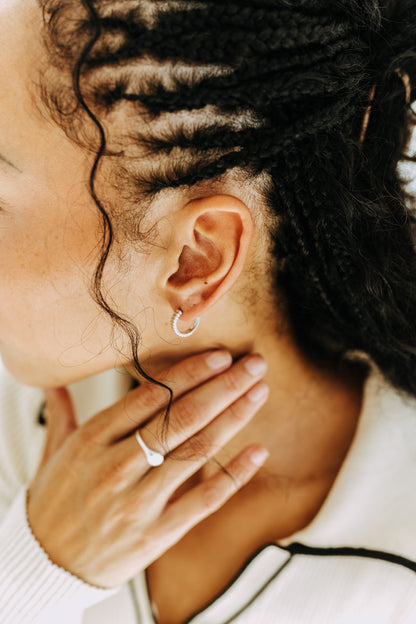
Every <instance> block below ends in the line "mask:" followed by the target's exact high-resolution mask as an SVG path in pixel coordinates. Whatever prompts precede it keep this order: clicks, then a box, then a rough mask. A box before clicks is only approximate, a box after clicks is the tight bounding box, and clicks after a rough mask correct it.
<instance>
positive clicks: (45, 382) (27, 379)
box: [0, 345, 86, 388]
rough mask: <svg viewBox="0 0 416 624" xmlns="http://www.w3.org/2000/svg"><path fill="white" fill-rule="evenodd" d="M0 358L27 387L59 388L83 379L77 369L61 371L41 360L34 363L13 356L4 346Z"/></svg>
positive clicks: (13, 375)
mask: <svg viewBox="0 0 416 624" xmlns="http://www.w3.org/2000/svg"><path fill="white" fill-rule="evenodd" d="M0 358H1V361H2V363H3V366H4V368H6V369H7V371H8V372H9V373H10V375H11V376H12V377H14V379H16V381H18V382H19V383H21V384H24V385H25V386H33V387H35V388H59V387H61V386H66V385H67V384H70V383H73V382H74V381H78V380H79V379H82V376H81V375H79V369H77V368H76V367H74V369H73V370H72V371H71V369H70V368H65V369H63V370H62V371H60V367H59V365H57V364H56V363H55V364H54V365H51V364H46V363H42V362H39V360H37V361H36V363H33V362H32V360H31V359H30V358H29V357H23V356H16V355H15V354H11V353H10V352H9V351H8V350H7V349H5V348H4V347H3V345H0ZM77 372H78V375H77ZM84 377H86V375H84Z"/></svg>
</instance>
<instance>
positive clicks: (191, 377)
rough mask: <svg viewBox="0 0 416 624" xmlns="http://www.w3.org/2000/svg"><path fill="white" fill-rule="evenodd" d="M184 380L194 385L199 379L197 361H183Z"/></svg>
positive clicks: (199, 373)
mask: <svg viewBox="0 0 416 624" xmlns="http://www.w3.org/2000/svg"><path fill="white" fill-rule="evenodd" d="M184 375H185V382H190V383H191V385H192V386H194V385H196V384H197V383H199V382H200V381H201V378H202V374H201V367H200V366H198V362H195V361H187V362H186V363H185V371H184Z"/></svg>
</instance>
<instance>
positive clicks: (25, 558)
mask: <svg viewBox="0 0 416 624" xmlns="http://www.w3.org/2000/svg"><path fill="white" fill-rule="evenodd" d="M26 491H27V490H26V488H25V487H22V488H21V490H20V491H19V493H18V495H17V497H16V498H15V500H14V502H13V504H12V506H11V507H10V509H9V510H8V513H7V514H6V516H5V518H4V519H3V521H2V523H1V525H0V554H1V567H0V613H1V622H2V624H26V623H27V624H29V622H31V623H32V622H33V623H35V622H36V624H46V623H48V624H49V622H51V621H52V620H51V619H50V618H51V615H52V614H53V620H54V621H55V622H56V621H62V620H63V619H64V618H62V619H60V618H59V616H58V613H59V611H60V610H62V614H65V621H70V622H71V623H72V622H73V623H75V622H81V618H82V613H83V611H84V610H85V609H86V608H87V607H89V606H91V605H92V604H94V603H96V602H99V601H101V600H103V599H104V598H107V597H108V596H111V595H113V594H114V593H115V592H116V591H118V588H116V589H99V588H96V587H93V586H91V585H88V584H87V583H84V582H83V581H82V580H80V579H78V578H77V577H75V576H73V575H72V574H70V573H69V572H67V571H66V570H64V569H62V568H60V567H59V566H57V565H55V564H54V563H52V561H50V559H49V558H48V556H47V554H46V553H45V551H44V550H43V549H42V547H41V546H40V544H39V543H38V542H37V540H36V538H35V537H34V535H33V534H32V532H31V530H30V527H29V525H28V522H27V518H26ZM69 615H70V619H69V620H67V618H68V616H69ZM57 618H58V619H57Z"/></svg>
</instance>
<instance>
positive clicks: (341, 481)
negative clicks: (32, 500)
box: [0, 367, 416, 624]
mask: <svg viewBox="0 0 416 624" xmlns="http://www.w3.org/2000/svg"><path fill="white" fill-rule="evenodd" d="M128 381H129V380H128V378H127V377H126V376H123V375H122V374H121V373H120V372H118V371H109V372H107V373H104V374H102V375H99V376H97V377H93V378H90V379H87V380H84V381H82V382H79V383H77V384H74V385H73V386H71V388H70V389H71V392H72V394H73V397H74V401H75V406H76V410H77V415H78V421H79V422H80V423H82V422H85V420H86V419H88V418H89V417H90V416H91V415H92V414H93V413H95V412H97V411H98V410H100V409H102V408H103V407H105V406H106V405H109V404H111V403H112V402H114V401H115V400H117V398H119V397H120V396H122V395H123V394H124V393H125V392H126V390H127V385H128ZM42 398H43V397H42V393H41V392H40V391H39V390H37V389H34V388H28V387H25V386H22V385H20V384H18V383H17V382H16V381H15V380H13V379H12V378H11V377H10V375H9V374H8V373H7V372H6V371H5V370H4V368H3V367H1V368H0V623H1V624H23V623H29V622H30V623H34V622H36V624H52V622H53V623H54V624H81V623H82V624H110V623H111V624H114V623H116V622H117V623H118V622H120V623H121V624H137V623H140V624H153V623H154V620H153V617H152V613H151V608H150V604H149V597H148V594H147V588H146V582H145V574H144V573H140V574H138V576H137V577H136V578H135V579H133V580H132V581H131V582H130V583H126V584H124V585H123V586H122V587H120V588H119V589H117V590H99V589H96V588H94V587H91V586H89V585H88V584H86V583H83V582H82V581H80V580H79V579H77V578H75V577H73V576H72V575H71V574H69V573H68V572H66V571H65V570H63V569H61V568H59V567H58V566H56V565H54V564H53V563H52V562H51V561H50V560H49V559H48V557H47V555H46V554H45V553H44V551H43V550H42V548H41V547H40V545H39V544H38V543H37V542H36V540H35V538H34V537H33V535H32V533H31V531H30V528H29V527H28V524H27V520H26V513H25V491H26V486H27V484H28V483H29V482H30V480H31V478H32V476H33V474H34V472H35V470H36V467H37V464H38V462H39V458H40V455H41V451H42V446H43V443H44V438H45V427H43V426H41V425H39V424H38V423H37V415H38V413H39V408H40V405H41V402H42ZM415 492H416V401H413V400H409V399H406V398H403V397H401V396H400V395H399V393H397V392H396V391H395V390H393V389H392V388H391V387H390V386H388V385H387V384H386V383H385V382H384V381H383V379H382V377H381V375H380V374H379V372H378V371H377V369H376V368H375V367H374V368H373V372H372V374H371V375H370V377H369V379H368V380H367V382H366V386H365V393H364V404H363V409H362V413H361V416H360V420H359V425H358V429H357V433H356V436H355V438H354V441H353V444H352V446H351V448H350V450H349V453H348V455H347V458H346V460H345V461H344V464H343V466H342V468H341V471H340V473H339V475H338V477H337V479H336V481H335V483H334V485H333V488H332V489H331V492H330V494H329V496H328V497H327V499H326V501H325V503H324V505H323V507H322V508H321V510H320V512H319V513H318V515H317V516H316V518H315V519H314V520H313V521H312V523H311V524H310V525H309V526H308V527H306V528H305V529H304V530H302V531H300V532H299V533H297V534H295V535H293V536H291V538H290V539H287V540H285V541H283V542H279V544H270V545H268V546H266V547H265V548H263V549H261V551H260V552H259V553H257V554H256V555H255V556H254V557H253V558H252V559H251V560H250V561H249V562H247V564H246V566H245V567H244V568H243V569H242V570H241V572H240V573H239V575H238V576H237V577H236V578H235V579H234V581H233V582H232V583H231V585H230V586H229V587H228V589H227V590H226V591H225V592H223V594H222V595H221V596H219V597H218V598H217V599H216V600H214V602H213V603H211V605H209V606H208V607H207V608H206V609H204V610H203V611H202V612H200V613H199V614H196V615H195V616H194V617H193V618H192V619H191V620H190V622H192V624H228V623H229V622H233V623H235V624H263V623H264V624H274V623H276V624H297V623H301V624H304V623H308V624H309V623H310V624H326V623H328V624H341V623H342V624H352V623H353V624H359V623H360V624H373V623H374V624H416V563H415V561H416V493H415ZM179 572H180V571H179Z"/></svg>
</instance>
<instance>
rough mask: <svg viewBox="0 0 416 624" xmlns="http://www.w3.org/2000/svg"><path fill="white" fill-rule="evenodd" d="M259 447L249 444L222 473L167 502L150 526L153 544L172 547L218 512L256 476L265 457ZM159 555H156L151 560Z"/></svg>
mask: <svg viewBox="0 0 416 624" xmlns="http://www.w3.org/2000/svg"><path fill="white" fill-rule="evenodd" d="M268 455H269V453H268V451H267V450H266V449H265V448H264V447H262V446H260V445H251V446H250V447H247V448H246V449H244V451H242V452H241V453H240V454H239V455H238V456H237V457H235V458H234V459H233V460H232V461H231V462H230V463H229V464H227V465H226V466H225V468H224V469H223V470H221V471H220V472H218V473H216V474H215V475H214V476H213V477H211V478H210V479H208V480H206V481H203V482H202V483H200V484H198V485H197V486H195V487H194V488H192V489H191V490H189V491H188V492H186V493H185V494H183V495H182V496H181V497H180V498H178V499H176V500H175V501H173V502H172V503H170V504H169V505H168V506H167V507H166V508H165V510H164V512H163V513H162V515H161V517H160V519H159V521H158V522H157V524H156V526H155V527H154V531H155V533H153V535H152V537H153V538H156V540H155V541H156V543H157V542H159V541H160V542H161V543H163V545H164V549H165V550H166V542H168V543H169V546H168V548H169V547H170V546H171V545H173V544H176V543H177V542H178V541H179V540H180V539H182V537H183V536H184V535H185V534H186V533H188V531H190V530H191V529H192V528H193V527H194V526H196V525H197V524H199V523H200V522H201V521H202V520H204V519H205V518H207V517H208V516H211V515H212V514H213V513H215V512H216V511H217V510H218V509H220V508H221V507H222V506H223V505H224V504H225V503H226V502H227V501H228V500H229V499H230V498H231V497H232V496H233V495H234V494H236V492H238V491H239V490H240V489H241V488H242V487H243V486H244V485H246V483H248V482H249V481H250V479H251V478H252V477H253V476H254V475H255V474H256V472H257V471H258V470H259V468H260V467H261V466H262V465H263V464H264V462H265V461H266V459H267V457H268ZM158 556H159V553H156V555H155V559H157V557H158Z"/></svg>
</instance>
